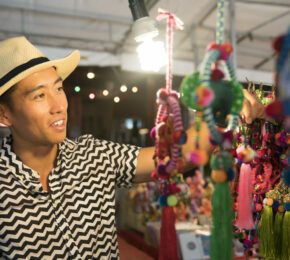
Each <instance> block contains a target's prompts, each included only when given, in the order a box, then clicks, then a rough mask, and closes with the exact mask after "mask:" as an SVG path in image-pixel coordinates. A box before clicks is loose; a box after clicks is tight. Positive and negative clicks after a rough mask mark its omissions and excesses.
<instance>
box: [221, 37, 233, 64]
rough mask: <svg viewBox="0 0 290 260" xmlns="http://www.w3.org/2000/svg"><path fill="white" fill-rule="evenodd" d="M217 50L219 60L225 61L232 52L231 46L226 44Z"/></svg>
mask: <svg viewBox="0 0 290 260" xmlns="http://www.w3.org/2000/svg"><path fill="white" fill-rule="evenodd" d="M219 49H220V53H221V59H222V60H224V61H227V59H228V58H229V57H230V55H231V53H232V51H233V47H232V45H231V44H230V43H228V42H224V43H222V44H221V45H220V48H219Z"/></svg>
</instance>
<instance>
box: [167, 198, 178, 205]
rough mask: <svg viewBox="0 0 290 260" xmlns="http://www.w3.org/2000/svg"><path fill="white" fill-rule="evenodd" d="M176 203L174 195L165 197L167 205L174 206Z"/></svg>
mask: <svg viewBox="0 0 290 260" xmlns="http://www.w3.org/2000/svg"><path fill="white" fill-rule="evenodd" d="M176 204H177V198H176V196H175V195H170V196H168V197H167V205H168V206H175V205H176Z"/></svg>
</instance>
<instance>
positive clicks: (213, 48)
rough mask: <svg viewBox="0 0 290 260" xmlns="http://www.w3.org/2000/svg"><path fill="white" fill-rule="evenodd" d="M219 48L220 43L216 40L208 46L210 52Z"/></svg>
mask: <svg viewBox="0 0 290 260" xmlns="http://www.w3.org/2000/svg"><path fill="white" fill-rule="evenodd" d="M218 48H219V46H218V44H217V43H216V42H211V43H210V44H209V45H207V47H206V52H210V51H211V50H217V49H218Z"/></svg>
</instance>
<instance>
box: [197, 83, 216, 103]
mask: <svg viewBox="0 0 290 260" xmlns="http://www.w3.org/2000/svg"><path fill="white" fill-rule="evenodd" d="M196 95H197V105H198V106H200V107H206V106H208V105H209V104H210V103H211V101H212V100H213V98H214V93H213V91H211V90H210V89H209V88H207V87H203V86H199V87H198V88H197V89H196Z"/></svg>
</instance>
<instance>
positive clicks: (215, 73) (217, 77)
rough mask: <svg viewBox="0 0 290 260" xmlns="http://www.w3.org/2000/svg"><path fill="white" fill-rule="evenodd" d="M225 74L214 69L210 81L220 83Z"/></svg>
mask: <svg viewBox="0 0 290 260" xmlns="http://www.w3.org/2000/svg"><path fill="white" fill-rule="evenodd" d="M224 76H225V74H224V73H223V72H222V71H221V70H219V69H214V70H212V72H211V80H213V81H220V80H222V79H223V78H224Z"/></svg>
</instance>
